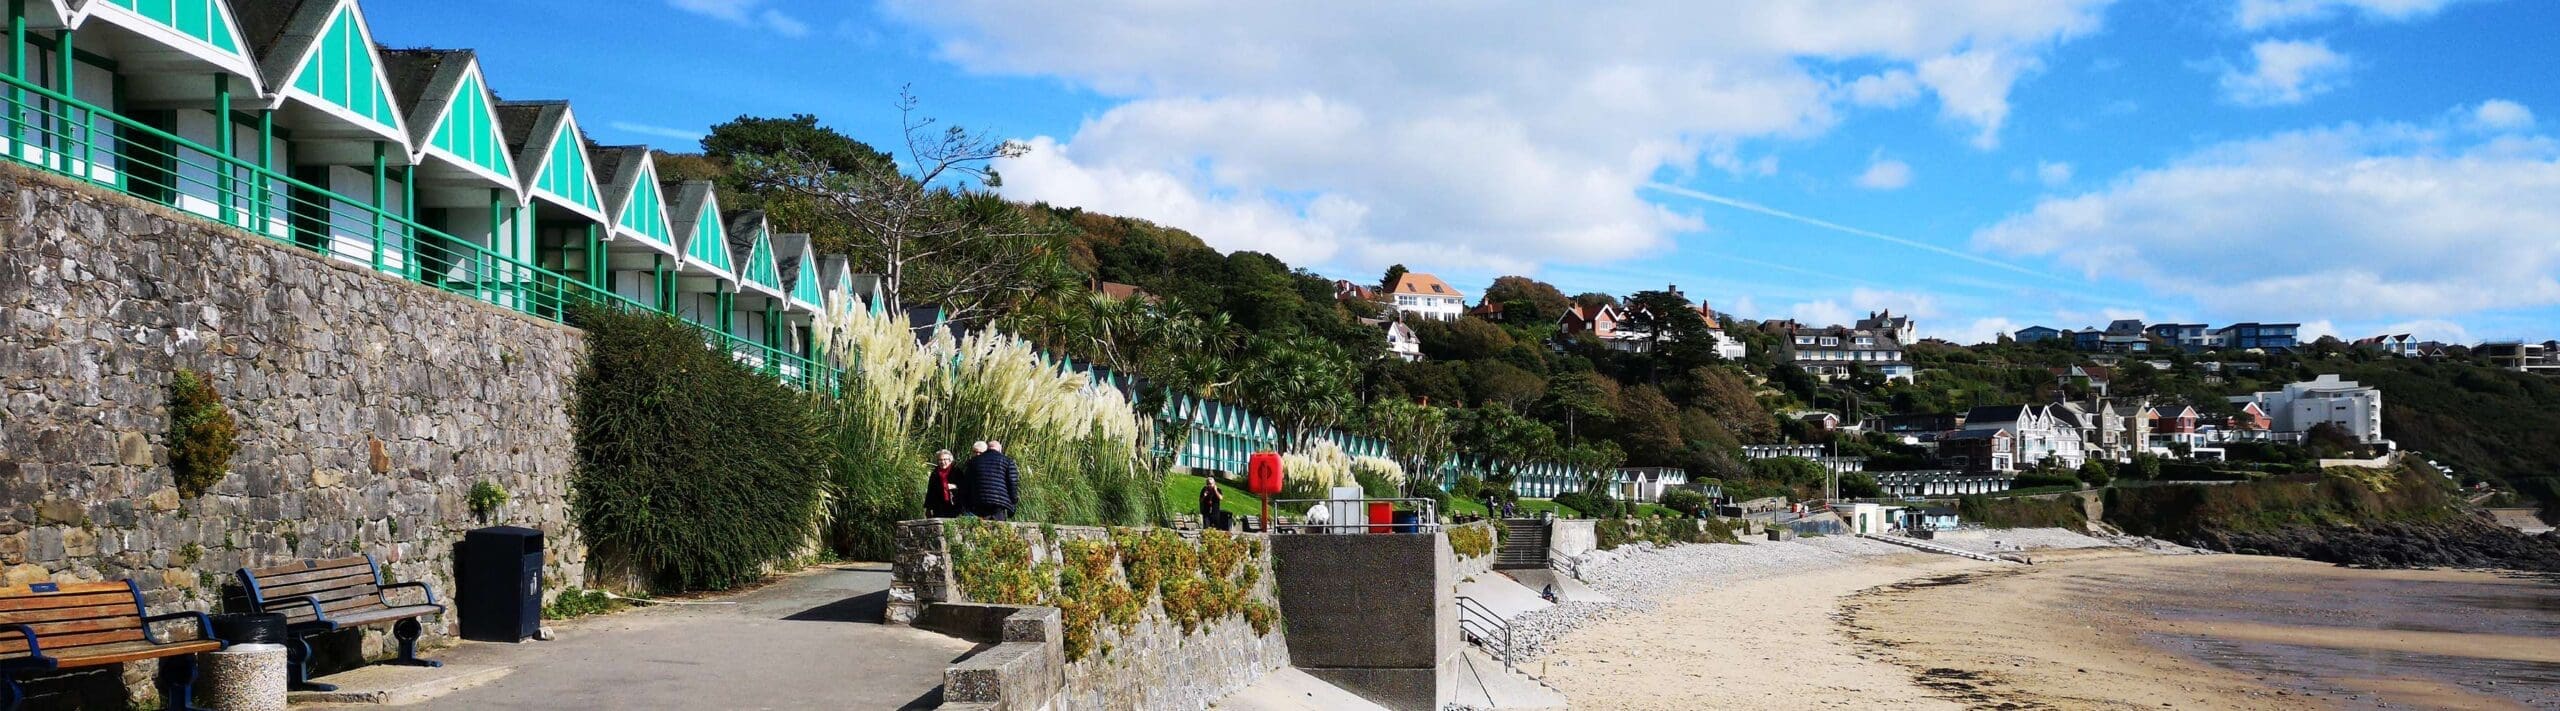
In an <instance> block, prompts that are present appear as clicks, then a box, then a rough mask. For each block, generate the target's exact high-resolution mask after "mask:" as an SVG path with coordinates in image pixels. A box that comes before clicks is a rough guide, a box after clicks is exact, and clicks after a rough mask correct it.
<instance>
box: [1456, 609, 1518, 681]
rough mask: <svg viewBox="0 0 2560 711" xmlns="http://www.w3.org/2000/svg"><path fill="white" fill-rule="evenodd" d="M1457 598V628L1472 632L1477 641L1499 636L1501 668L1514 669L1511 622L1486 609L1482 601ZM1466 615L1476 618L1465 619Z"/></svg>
mask: <svg viewBox="0 0 2560 711" xmlns="http://www.w3.org/2000/svg"><path fill="white" fill-rule="evenodd" d="M1457 598H1458V627H1459V628H1460V629H1462V630H1468V631H1472V632H1474V633H1475V635H1476V638H1477V639H1485V640H1490V639H1492V638H1493V636H1494V634H1499V635H1501V637H1502V668H1504V669H1512V668H1514V667H1513V666H1512V664H1513V657H1512V655H1513V651H1512V649H1513V648H1512V646H1511V620H1510V619H1509V618H1505V617H1503V616H1502V615H1500V614H1498V613H1495V612H1494V611H1493V608H1489V607H1486V606H1485V604H1484V603H1483V602H1482V601H1479V600H1477V599H1475V598H1472V597H1468V596H1465V595H1459V596H1457ZM1468 613H1474V614H1475V615H1476V616H1477V618H1476V619H1474V620H1470V619H1469V618H1468V617H1467V615H1468ZM1471 621H1472V622H1473V624H1472V625H1470V624H1469V623H1470V622H1471ZM1486 627H1491V628H1492V629H1490V630H1486V629H1484V628H1486Z"/></svg>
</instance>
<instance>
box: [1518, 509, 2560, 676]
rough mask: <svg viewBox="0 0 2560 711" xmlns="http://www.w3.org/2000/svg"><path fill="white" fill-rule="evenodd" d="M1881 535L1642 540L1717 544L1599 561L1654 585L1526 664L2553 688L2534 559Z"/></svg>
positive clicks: (1581, 672)
mask: <svg viewBox="0 0 2560 711" xmlns="http://www.w3.org/2000/svg"><path fill="white" fill-rule="evenodd" d="M2072 537H2075V538H2076V536H2072ZM2027 538H2033V537H2032V536H2028V537H2027ZM2082 540H2090V541H2091V542H2092V543H2094V540H2093V539H2082ZM1883 545H1884V544H1880V543H1874V542H1872V541H1854V540H1831V539H1825V540H1822V541H1815V542H1808V543H1787V544H1753V545H1749V546H1725V547H1708V550H1705V551H1700V550H1687V549H1673V550H1672V551H1666V552H1646V553H1643V554H1641V555H1647V556H1660V557H1661V559H1662V560H1663V561H1681V562H1687V561H1689V559H1693V558H1715V559H1717V562H1716V563H1715V564H1714V566H1713V569H1714V570H1716V571H1717V573H1716V574H1713V575H1697V574H1694V571H1695V569H1697V567H1698V566H1697V565H1696V564H1695V563H1691V567H1690V568H1687V569H1684V570H1686V571H1687V572H1690V573H1691V574H1689V575H1687V576H1686V577H1682V578H1679V579H1676V580H1665V579H1661V578H1655V579H1649V580H1646V581H1645V583H1644V585H1641V586H1629V585H1624V584H1623V581H1614V582H1615V583H1616V584H1614V585H1613V581H1609V580H1605V579H1602V580H1597V581H1596V582H1595V584H1596V585H1600V586H1603V587H1613V586H1614V587H1617V588H1619V591H1618V594H1621V595H1624V594H1625V593H1626V591H1629V589H1630V588H1641V587H1650V588H1653V589H1654V590H1655V592H1656V593H1657V594H1653V595H1649V596H1646V597H1648V598H1649V599H1647V600H1644V601H1642V604H1640V605H1637V606H1633V607H1630V608H1628V609H1625V610H1620V611H1616V612H1613V613H1611V614H1606V615H1602V616H1599V617H1596V618H1594V619H1591V620H1589V621H1586V622H1584V623H1582V624H1581V625H1579V626H1578V627H1575V628H1573V629H1572V630H1570V631H1568V632H1565V633H1564V634H1562V635H1561V636H1560V637H1558V638H1557V639H1555V640H1553V641H1552V642H1551V643H1549V644H1548V645H1547V647H1546V649H1547V650H1548V652H1547V653H1546V654H1545V655H1543V656H1540V657H1539V658H1538V659H1536V660H1535V661H1532V662H1530V663H1528V664H1527V665H1524V666H1525V669H1526V670H1527V671H1529V672H1530V673H1532V674H1535V675H1538V676H1540V677H1541V678H1543V679H1544V680H1545V681H1546V682H1547V683H1548V684H1549V685H1552V686H1554V687H1555V688H1557V689H1559V690H1561V691H1563V692H1564V693H1565V694H1566V695H1567V696H1568V697H1570V698H1571V699H1572V702H1573V707H1574V708H1586V709H1697V708H1733V709H1799V708H1826V707H1860V708H1894V709H1961V708H2054V709H2133V708H2144V709H2159V708H2202V709H2336V708H2412V707H2414V708H2441V709H2533V708H2560V641H2554V640H2555V639H2560V636H2554V632H2560V615H2554V614H2552V613H2553V612H2554V611H2560V605H2555V604H2554V602H2560V593H2555V592H2554V591H2553V590H2552V588H2551V587H2550V583H2548V582H2544V581H2537V580H2526V579H2519V578H2514V577H2508V576H2502V575H2498V574H2493V573H2486V572H2470V571H2412V570H2356V569H2348V568H2339V567H2336V566H2331V565H2327V564H2323V563H2315V562H2310V561H2302V560H2295V559H2286V558H2266V557H2258V556H2236V555H2201V556H2189V555H2157V554H2154V553H2149V552H2140V551H2134V550H2128V549H2122V548H2087V549H2076V550H2041V551H2037V552H2035V553H2033V554H2032V556H2033V558H2034V559H2035V560H2036V562H2037V564H2036V565H2016V564H2006V563H2001V564H1994V563H1981V562H1975V561H1970V560H1965V559H1959V558H1952V557H1948V556H1941V555H1935V554H1925V553H1906V552H1892V551H1890V550H1888V551H1879V550H1876V549H1874V548H1866V547H1861V546H1883ZM1800 546H1801V547H1803V548H1799V547H1800ZM1813 547H1819V548H1821V549H1823V553H1822V555H1827V556H1831V557H1829V558H1821V557H1813V556H1807V555H1805V553H1806V550H1807V549H1808V548H1813ZM2026 547H2029V548H2034V547H2035V546H2034V545H2029V546H2026ZM1657 567H1663V566H1657ZM1726 571H1733V572H1730V573H1727V572H1726ZM1603 572H1604V573H1605V572H1609V571H1608V570H1607V569H1605V568H1604V569H1603Z"/></svg>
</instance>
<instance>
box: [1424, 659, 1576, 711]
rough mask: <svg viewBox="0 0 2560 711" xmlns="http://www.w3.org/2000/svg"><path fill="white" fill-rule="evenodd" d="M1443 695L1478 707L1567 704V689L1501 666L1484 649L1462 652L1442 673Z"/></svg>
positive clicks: (1556, 706) (1559, 707)
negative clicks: (1444, 692)
mask: <svg viewBox="0 0 2560 711" xmlns="http://www.w3.org/2000/svg"><path fill="white" fill-rule="evenodd" d="M1440 679H1441V682H1440V683H1441V685H1442V686H1443V687H1445V688H1446V690H1447V693H1446V694H1443V697H1444V698H1447V699H1448V700H1449V703H1451V704H1456V705H1459V706H1466V707H1470V708H1479V709H1539V710H1543V709H1554V710H1555V711H1563V710H1564V708H1565V707H1566V703H1565V698H1564V692H1561V691H1557V690H1555V689H1554V688H1552V687H1549V686H1547V685H1546V684H1544V683H1541V682H1539V681H1538V680H1537V679H1533V678H1530V677H1529V675H1527V674H1522V673H1519V672H1517V671H1513V670H1509V669H1504V668H1502V662H1499V661H1495V660H1494V659H1493V658H1492V657H1489V656H1486V655H1485V654H1484V653H1483V652H1481V651H1478V650H1475V649H1468V650H1466V651H1464V652H1461V653H1459V655H1458V657H1457V658H1456V659H1453V660H1451V661H1450V663H1449V668H1448V669H1447V670H1446V671H1445V672H1443V673H1442V674H1441V675H1440Z"/></svg>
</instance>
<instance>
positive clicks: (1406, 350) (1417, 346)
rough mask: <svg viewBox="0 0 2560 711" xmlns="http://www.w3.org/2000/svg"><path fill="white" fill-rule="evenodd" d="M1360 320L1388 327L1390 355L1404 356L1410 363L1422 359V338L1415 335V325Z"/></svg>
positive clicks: (1388, 349)
mask: <svg viewBox="0 0 2560 711" xmlns="http://www.w3.org/2000/svg"><path fill="white" fill-rule="evenodd" d="M1360 322H1361V323H1365V324H1369V325H1372V326H1378V327H1381V328H1384V329H1386V331H1387V354H1388V355H1392V356H1395V357H1397V358H1403V359H1404V360H1405V362H1408V363H1410V362H1413V361H1418V360H1422V339H1420V338H1415V337H1414V335H1413V327H1411V326H1406V325H1404V322H1403V321H1380V320H1371V319H1365V318H1364V319H1360Z"/></svg>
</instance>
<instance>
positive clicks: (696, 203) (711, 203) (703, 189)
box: [659, 180, 740, 288]
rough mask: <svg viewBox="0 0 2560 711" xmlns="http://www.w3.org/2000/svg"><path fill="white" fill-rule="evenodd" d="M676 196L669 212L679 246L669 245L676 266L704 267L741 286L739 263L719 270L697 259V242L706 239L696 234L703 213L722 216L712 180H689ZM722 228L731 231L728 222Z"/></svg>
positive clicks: (669, 219)
mask: <svg viewBox="0 0 2560 711" xmlns="http://www.w3.org/2000/svg"><path fill="white" fill-rule="evenodd" d="M659 189H660V191H661V192H663V191H664V190H665V186H664V185H663V184H662V185H660V186H659ZM675 195H676V199H675V202H674V203H672V204H670V205H669V206H668V207H670V208H672V209H671V210H669V211H668V213H667V218H668V220H667V223H668V224H667V228H668V229H670V230H673V231H674V233H675V237H676V243H675V244H673V245H669V246H671V247H674V248H675V250H676V263H677V264H679V265H683V266H688V267H697V268H700V269H702V270H703V271H707V272H711V273H712V274H715V275H718V276H719V277H720V278H721V279H723V280H726V281H728V282H729V283H731V284H733V285H734V284H737V283H738V282H739V281H740V280H739V279H738V270H737V266H738V264H737V262H736V261H734V260H733V261H731V262H730V263H729V268H728V269H719V268H715V267H712V266H711V265H708V264H704V263H703V262H702V261H701V260H699V259H695V258H694V257H693V241H694V240H697V239H701V238H702V236H701V235H698V234H694V226H695V225H697V224H700V222H701V219H702V211H704V210H711V211H712V214H713V215H718V214H719V209H720V196H719V194H718V193H717V192H715V191H713V190H712V189H711V181H708V180H688V181H685V182H683V183H679V184H677V185H676V191H675ZM712 219H714V220H718V219H719V218H717V217H714V218H712ZM720 227H721V229H722V230H727V229H728V223H727V222H721V225H720ZM722 241H724V242H725V241H726V236H725V235H724V236H723V240H722ZM720 248H721V249H723V250H726V249H728V245H726V244H723V245H721V247H720ZM733 288H734V287H733Z"/></svg>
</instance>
